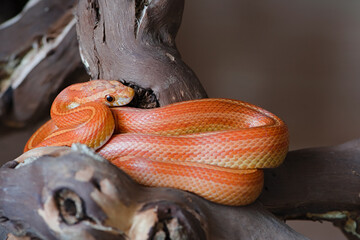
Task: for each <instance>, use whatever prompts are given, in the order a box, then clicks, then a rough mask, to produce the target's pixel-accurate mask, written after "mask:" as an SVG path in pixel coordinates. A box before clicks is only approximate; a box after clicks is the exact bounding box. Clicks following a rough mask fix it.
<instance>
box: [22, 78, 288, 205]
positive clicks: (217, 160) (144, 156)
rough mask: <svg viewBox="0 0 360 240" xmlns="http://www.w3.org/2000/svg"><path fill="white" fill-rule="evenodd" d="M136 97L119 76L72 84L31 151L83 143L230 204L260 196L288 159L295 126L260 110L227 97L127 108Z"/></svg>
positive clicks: (155, 181) (149, 177)
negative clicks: (266, 176) (272, 171)
mask: <svg viewBox="0 0 360 240" xmlns="http://www.w3.org/2000/svg"><path fill="white" fill-rule="evenodd" d="M133 96H134V91H133V90H132V89H131V88H129V87H126V86H123V85H122V84H121V83H120V82H117V81H105V80H94V81H90V82H86V83H80V84H76V85H72V86H69V87H68V88H66V89H64V90H63V91H62V92H61V93H60V94H59V95H58V97H57V98H56V99H55V101H54V103H53V105H52V108H51V116H52V120H50V121H49V122H47V123H46V124H44V125H43V126H42V127H41V128H39V129H38V131H36V132H35V133H34V134H33V136H32V137H31V138H30V139H29V141H28V143H27V145H26V147H25V151H27V150H29V149H32V148H35V147H40V146H59V145H60V146H62V145H65V146H70V145H71V144H72V143H74V142H81V143H83V144H86V145H88V146H89V147H92V148H94V149H96V150H97V152H98V153H99V154H100V155H102V156H103V157H104V158H106V159H108V160H109V161H111V162H112V163H113V164H115V165H116V166H118V167H120V168H121V169H122V170H123V171H125V172H126V173H127V174H129V175H130V176H131V177H132V178H133V179H135V180H136V181H137V182H139V183H141V184H144V185H147V186H154V187H173V188H178V189H182V190H187V191H190V192H193V193H196V194H198V195H200V196H202V197H204V198H206V199H208V200H210V201H213V202H216V203H220V204H226V205H246V204H249V203H251V202H253V201H255V200H256V198H257V197H258V196H259V195H260V193H261V191H262V187H263V181H264V180H263V170H262V169H263V168H273V167H277V166H279V165H280V164H281V163H282V162H283V160H284V159H285V156H286V153H287V151H288V145H289V142H288V129H287V126H286V124H285V123H284V122H283V121H282V120H281V119H279V118H278V117H277V116H275V115H274V114H272V113H270V112H268V111H266V110H264V109H262V108H260V107H257V106H255V105H252V104H249V103H246V102H243V101H239V100H231V99H220V98H209V99H199V100H191V101H185V102H179V103H174V104H171V105H167V106H164V107H159V108H153V109H138V108H131V107H126V106H125V107H124V106H123V107H120V106H122V105H125V104H127V103H129V102H130V101H131V99H132V98H133ZM109 100H110V101H109ZM109 107H110V108H109ZM99 113H101V116H97V115H98V114H99ZM108 118H110V120H109V119H108ZM100 131H102V132H100ZM78 137H82V139H78Z"/></svg>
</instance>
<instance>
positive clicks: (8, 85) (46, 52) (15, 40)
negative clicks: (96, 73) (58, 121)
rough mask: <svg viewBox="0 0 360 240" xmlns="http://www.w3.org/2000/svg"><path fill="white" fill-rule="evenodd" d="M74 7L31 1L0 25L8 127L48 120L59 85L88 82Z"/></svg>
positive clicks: (0, 109) (2, 101) (1, 98)
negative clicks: (77, 34)
mask: <svg viewBox="0 0 360 240" xmlns="http://www.w3.org/2000/svg"><path fill="white" fill-rule="evenodd" d="M74 7H75V0H63V1H58V0H51V1H45V0H40V1H38V0H30V1H29V2H28V3H27V5H26V6H25V8H24V10H23V11H22V12H21V13H20V14H19V15H17V16H16V17H14V18H12V19H10V20H8V21H7V22H5V23H3V24H1V25H0V42H1V45H0V121H1V122H2V123H4V124H6V125H7V126H16V127H19V126H24V125H26V124H27V123H29V122H34V121H35V120H38V119H39V118H40V117H44V113H48V111H45V109H48V108H49V105H50V103H51V99H53V98H54V97H55V95H56V94H57V93H58V92H59V89H60V88H61V87H64V85H68V84H70V83H74V82H75V81H83V80H84V79H88V77H87V75H86V73H85V71H84V68H83V66H82V63H81V59H80V55H79V51H78V43H77V41H76V29H75V28H76V27H75V25H76V21H75V20H74V17H73V11H74ZM44 99H45V100H46V101H44ZM48 99H49V100H48Z"/></svg>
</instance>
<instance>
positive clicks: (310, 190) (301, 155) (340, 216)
mask: <svg viewBox="0 0 360 240" xmlns="http://www.w3.org/2000/svg"><path fill="white" fill-rule="evenodd" d="M260 201H261V202H262V203H263V204H264V206H265V207H266V208H267V209H268V210H270V211H271V212H273V213H274V214H276V215H277V216H280V217H282V218H283V219H309V220H326V221H331V222H333V223H334V224H335V225H336V226H338V227H340V228H341V230H342V231H343V232H344V233H345V234H346V235H347V236H348V237H349V239H360V211H359V209H360V139H357V140H353V141H351V142H348V143H345V144H342V145H339V146H335V147H323V148H313V149H304V150H298V151H292V152H289V153H288V155H287V157H286V160H285V162H284V163H283V165H282V166H280V167H279V168H276V169H271V170H268V171H265V191H264V192H263V194H262V196H261V197H260Z"/></svg>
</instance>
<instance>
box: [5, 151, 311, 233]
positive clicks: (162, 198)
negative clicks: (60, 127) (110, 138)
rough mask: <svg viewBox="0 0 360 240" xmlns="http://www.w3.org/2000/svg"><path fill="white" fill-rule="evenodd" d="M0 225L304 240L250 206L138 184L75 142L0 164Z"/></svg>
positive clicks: (48, 230)
mask: <svg viewBox="0 0 360 240" xmlns="http://www.w3.org/2000/svg"><path fill="white" fill-rule="evenodd" d="M43 150H46V151H47V152H46V153H44V152H41V151H43ZM29 155H40V156H41V157H39V158H34V157H30V158H29ZM24 159H27V160H26V161H25V162H26V163H27V164H20V165H18V166H17V167H16V168H14V167H15V166H16V165H17V163H18V162H23V161H24ZM35 159H37V160H35ZM20 183H21V184H20ZM19 209H21V211H19ZM0 220H1V225H2V226H3V227H5V228H6V229H7V230H9V231H11V232H12V233H14V234H17V235H19V236H21V235H27V236H31V237H32V238H34V237H38V238H41V239H92V238H94V239H99V238H101V239H129V238H130V239H217V240H218V239H297V240H300V239H306V238H305V237H303V236H301V235H300V234H298V233H296V232H294V231H293V230H291V229H290V228H289V227H288V226H286V225H285V224H284V223H283V222H281V221H280V220H277V219H276V218H275V217H274V216H272V215H271V214H270V213H268V212H267V211H265V210H264V208H263V207H262V206H261V205H260V204H258V203H257V204H253V205H251V206H248V207H228V206H223V205H218V204H214V203H211V202H209V201H206V200H204V199H202V198H200V197H198V196H196V195H194V194H191V193H187V192H184V191H180V190H175V189H168V188H147V187H143V186H140V185H139V184H137V183H135V182H134V181H132V180H131V179H130V178H129V177H128V176H127V175H126V174H125V173H123V172H122V171H121V170H120V169H118V168H117V167H115V166H114V165H112V164H110V163H109V162H107V161H106V160H104V159H102V158H100V157H99V156H98V155H95V154H93V153H92V152H91V151H89V149H87V148H83V147H81V145H76V149H75V150H70V148H66V147H57V148H44V149H35V151H32V152H29V153H27V154H26V155H24V156H23V157H22V158H21V159H18V160H17V162H15V161H14V162H10V163H8V164H7V165H5V166H3V167H2V168H1V169H0Z"/></svg>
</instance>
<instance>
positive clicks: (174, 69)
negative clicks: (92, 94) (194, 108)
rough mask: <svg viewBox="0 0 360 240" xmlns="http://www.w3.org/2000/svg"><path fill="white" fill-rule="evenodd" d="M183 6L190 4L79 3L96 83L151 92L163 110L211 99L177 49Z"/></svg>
mask: <svg viewBox="0 0 360 240" xmlns="http://www.w3.org/2000/svg"><path fill="white" fill-rule="evenodd" d="M183 7H184V0H172V1H168V0H152V1H146V0H133V1H113V0H104V1H98V0H90V1H79V6H78V10H77V18H78V24H77V33H78V39H79V42H80V54H81V57H82V60H83V62H84V64H85V66H86V68H87V69H88V72H89V74H90V75H91V77H92V79H115V80H122V81H124V82H126V83H130V84H132V85H136V86H138V87H141V88H142V89H150V90H151V92H153V93H154V94H155V96H156V98H157V103H158V104H159V105H160V106H163V105H167V104H170V103H173V102H179V101H184V100H190V99H196V98H204V97H206V93H205V91H204V89H203V87H202V86H201V84H200V82H199V80H198V79H197V77H196V76H195V74H194V72H193V71H192V70H191V69H190V68H189V67H188V66H187V65H186V64H185V63H184V62H183V61H182V60H181V56H180V54H179V52H178V50H177V49H176V45H175V37H176V33H177V31H178V28H179V26H180V23H181V18H182V12H183ZM153 106H154V105H153V104H149V105H146V104H144V105H142V107H153Z"/></svg>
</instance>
